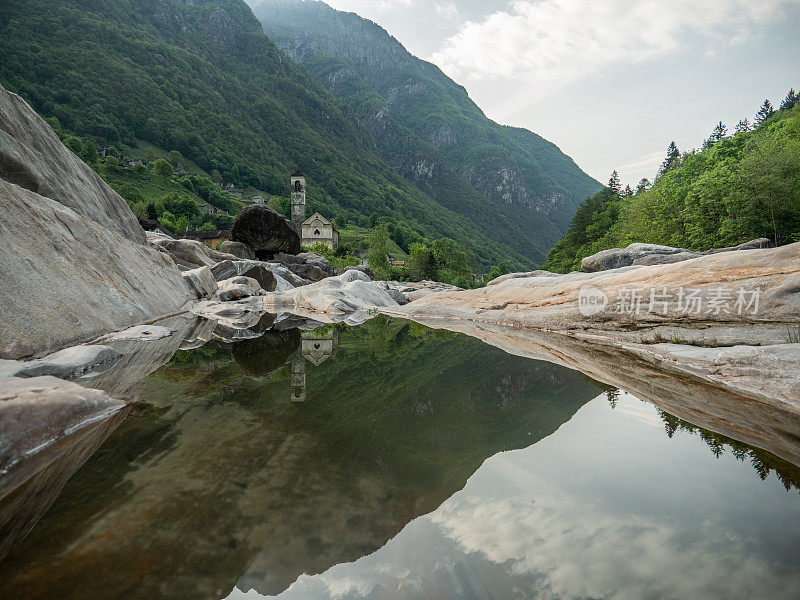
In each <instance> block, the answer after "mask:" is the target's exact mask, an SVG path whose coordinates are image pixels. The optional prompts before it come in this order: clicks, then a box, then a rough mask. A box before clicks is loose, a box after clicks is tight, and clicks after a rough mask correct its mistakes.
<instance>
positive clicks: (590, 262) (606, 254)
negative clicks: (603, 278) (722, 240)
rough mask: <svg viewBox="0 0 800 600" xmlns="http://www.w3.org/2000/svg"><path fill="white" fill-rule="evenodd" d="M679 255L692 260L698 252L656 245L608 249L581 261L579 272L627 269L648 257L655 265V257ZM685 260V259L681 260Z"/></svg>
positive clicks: (632, 245)
mask: <svg viewBox="0 0 800 600" xmlns="http://www.w3.org/2000/svg"><path fill="white" fill-rule="evenodd" d="M677 254H681V255H683V257H688V258H694V257H696V256H700V253H699V252H691V251H690V250H686V249H684V248H673V247H671V246H660V245H658V244H630V245H629V246H628V247H626V248H610V249H609V250H602V251H600V252H598V253H597V254H592V255H591V256H587V257H586V258H584V259H583V260H582V261H581V270H582V271H583V272H585V273H596V272H598V271H608V270H609V269H618V268H620V267H629V266H631V265H633V264H634V263H635V262H636V261H637V260H639V259H643V258H645V257H648V258H649V260H650V261H651V264H656V263H655V261H656V260H657V258H656V257H667V256H671V255H677ZM682 260H686V258H682Z"/></svg>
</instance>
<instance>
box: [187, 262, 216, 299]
mask: <svg viewBox="0 0 800 600" xmlns="http://www.w3.org/2000/svg"><path fill="white" fill-rule="evenodd" d="M181 275H182V276H183V280H184V281H185V282H186V285H187V286H189V289H190V290H191V291H192V293H193V294H194V295H195V297H197V298H208V297H209V296H211V295H212V294H214V293H215V292H216V291H217V280H216V279H214V274H213V273H212V272H211V269H209V268H208V267H199V268H197V269H191V270H189V271H184V272H183V273H181Z"/></svg>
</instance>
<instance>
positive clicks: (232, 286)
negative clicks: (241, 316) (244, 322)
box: [217, 275, 263, 302]
mask: <svg viewBox="0 0 800 600" xmlns="http://www.w3.org/2000/svg"><path fill="white" fill-rule="evenodd" d="M262 293H263V290H262V289H261V286H260V285H258V282H257V281H256V280H255V279H252V278H250V277H244V276H242V275H240V276H238V277H231V278H230V279H226V280H224V281H220V282H219V290H218V291H217V299H218V300H219V301H220V302H230V301H231V300H238V299H239V298H247V297H248V296H258V295H259V294H262Z"/></svg>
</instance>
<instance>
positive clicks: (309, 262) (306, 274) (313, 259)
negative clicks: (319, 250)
mask: <svg viewBox="0 0 800 600" xmlns="http://www.w3.org/2000/svg"><path fill="white" fill-rule="evenodd" d="M272 260H273V261H274V262H277V263H279V264H281V265H283V266H284V267H286V268H287V269H289V270H290V271H291V272H292V273H294V274H295V275H297V276H298V277H302V278H303V279H307V280H309V281H312V282H314V281H321V280H322V279H325V278H326V277H332V276H333V275H334V272H333V267H332V266H331V263H330V261H329V260H328V259H327V258H325V257H324V256H320V255H319V254H314V253H313V252H302V253H300V254H297V255H292V254H285V253H283V252H279V253H277V254H276V255H275V256H274V257H273V259H272Z"/></svg>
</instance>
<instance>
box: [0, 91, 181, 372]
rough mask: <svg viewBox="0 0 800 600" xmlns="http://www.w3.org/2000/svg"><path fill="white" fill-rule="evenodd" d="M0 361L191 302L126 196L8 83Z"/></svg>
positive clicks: (0, 174) (0, 155)
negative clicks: (149, 241) (66, 144)
mask: <svg viewBox="0 0 800 600" xmlns="http://www.w3.org/2000/svg"><path fill="white" fill-rule="evenodd" d="M0 165H1V166H0V206H2V207H3V210H2V211H0V240H2V245H3V248H2V252H0V306H2V307H3V317H2V319H0V358H6V359H17V358H22V357H27V356H32V355H34V354H38V355H41V354H45V353H48V352H53V351H55V350H58V349H61V348H64V347H67V346H71V345H74V344H77V343H81V342H85V341H87V340H90V339H93V338H95V337H97V336H99V335H102V334H104V333H107V332H109V331H116V330H120V329H124V328H126V327H129V326H131V325H136V324H138V323H143V322H146V321H150V320H152V319H154V318H158V317H161V316H165V315H168V314H172V313H175V312H178V311H181V310H185V309H187V308H188V306H189V303H190V301H191V296H190V294H189V292H188V290H187V288H186V285H185V284H184V283H183V280H182V279H181V276H180V273H179V272H178V269H177V268H176V266H175V265H174V264H173V263H172V261H171V260H169V258H168V257H166V256H164V255H163V254H161V253H159V252H158V251H156V250H154V249H153V248H151V247H150V246H148V245H147V243H146V237H145V234H144V232H143V231H142V228H141V227H140V226H139V224H138V222H137V221H136V218H135V217H134V216H133V213H132V212H131V211H130V209H129V208H128V207H127V205H126V204H125V202H124V200H122V198H120V197H119V196H118V195H117V194H116V193H114V192H113V190H111V188H109V187H108V186H107V185H106V184H105V183H103V181H102V180H100V178H99V177H98V176H97V175H96V174H95V173H94V172H93V171H92V170H91V169H90V168H89V167H88V166H87V165H85V164H84V163H83V162H81V161H80V160H79V159H78V158H77V157H75V156H74V155H73V154H72V153H71V152H69V150H67V149H66V148H65V147H64V146H63V145H62V144H61V143H60V142H59V141H58V138H57V136H56V135H55V133H54V132H53V131H52V130H51V129H50V128H49V126H48V125H47V124H46V123H45V122H44V121H42V120H41V119H40V118H39V117H38V116H37V115H36V114H35V112H34V111H33V109H31V108H30V107H29V106H28V105H27V104H25V103H24V102H23V101H22V100H21V99H20V98H19V97H18V96H16V95H14V94H11V93H9V92H8V91H6V90H5V89H3V88H2V87H0Z"/></svg>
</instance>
